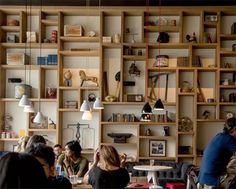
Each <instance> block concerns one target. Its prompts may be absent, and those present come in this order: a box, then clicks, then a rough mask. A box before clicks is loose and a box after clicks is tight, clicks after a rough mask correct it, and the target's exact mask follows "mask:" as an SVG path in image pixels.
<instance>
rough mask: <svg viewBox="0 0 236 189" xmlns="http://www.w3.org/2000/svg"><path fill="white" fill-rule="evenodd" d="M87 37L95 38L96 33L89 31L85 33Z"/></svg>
mask: <svg viewBox="0 0 236 189" xmlns="http://www.w3.org/2000/svg"><path fill="white" fill-rule="evenodd" d="M87 36H89V37H95V36H96V32H95V31H89V32H88V33H87Z"/></svg>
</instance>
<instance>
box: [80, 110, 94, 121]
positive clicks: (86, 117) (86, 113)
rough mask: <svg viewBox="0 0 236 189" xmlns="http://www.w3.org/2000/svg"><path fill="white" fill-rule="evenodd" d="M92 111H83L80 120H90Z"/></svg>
mask: <svg viewBox="0 0 236 189" xmlns="http://www.w3.org/2000/svg"><path fill="white" fill-rule="evenodd" d="M92 117H93V116H92V112H91V111H84V113H83V115H82V120H92Z"/></svg>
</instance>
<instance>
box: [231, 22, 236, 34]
mask: <svg viewBox="0 0 236 189" xmlns="http://www.w3.org/2000/svg"><path fill="white" fill-rule="evenodd" d="M231 34H236V22H234V23H233V24H232V25H231Z"/></svg>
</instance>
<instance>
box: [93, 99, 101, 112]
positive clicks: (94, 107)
mask: <svg viewBox="0 0 236 189" xmlns="http://www.w3.org/2000/svg"><path fill="white" fill-rule="evenodd" d="M93 109H104V106H103V104H102V101H101V100H100V98H99V97H96V100H95V102H94V104H93Z"/></svg>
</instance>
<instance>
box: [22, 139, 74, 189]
mask: <svg viewBox="0 0 236 189" xmlns="http://www.w3.org/2000/svg"><path fill="white" fill-rule="evenodd" d="M25 152H26V153H29V154H31V155H33V156H34V157H35V158H36V159H37V160H38V161H39V162H40V163H41V165H42V166H43V169H44V171H45V174H46V176H47V178H48V188H50V189H51V188H57V189H71V188H72V185H71V183H70V181H69V180H68V179H67V178H64V177H62V176H55V166H54V165H55V155H54V152H53V148H52V147H50V146H47V145H45V144H43V143H36V144H33V145H31V146H30V147H28V148H26V150H25Z"/></svg>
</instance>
